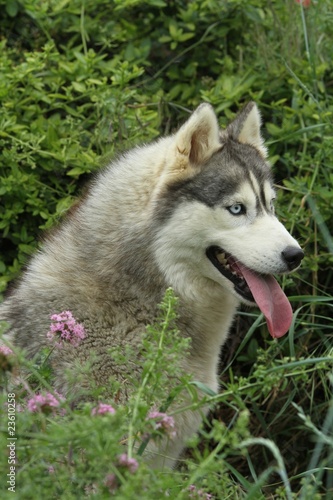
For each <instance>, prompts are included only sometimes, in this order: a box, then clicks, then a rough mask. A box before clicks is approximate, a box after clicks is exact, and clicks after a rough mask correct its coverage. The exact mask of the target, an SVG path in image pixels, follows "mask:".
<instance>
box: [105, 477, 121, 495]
mask: <svg viewBox="0 0 333 500" xmlns="http://www.w3.org/2000/svg"><path fill="white" fill-rule="evenodd" d="M104 484H105V486H106V487H107V488H108V489H109V492H110V493H113V492H114V491H116V489H117V488H118V486H119V483H118V479H117V476H116V475H115V474H108V475H107V476H106V478H105V479H104Z"/></svg>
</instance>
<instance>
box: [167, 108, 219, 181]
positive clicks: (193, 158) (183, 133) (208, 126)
mask: <svg viewBox="0 0 333 500" xmlns="http://www.w3.org/2000/svg"><path fill="white" fill-rule="evenodd" d="M175 146H176V156H177V157H178V158H177V164H178V169H179V170H181V171H184V170H186V169H188V167H191V166H192V167H198V166H200V165H202V164H203V163H205V162H206V161H207V160H209V158H211V156H213V154H214V153H216V151H218V150H219V149H221V142H220V139H219V124H218V122H217V118H216V115H215V113H214V111H213V108H212V107H211V106H210V105H209V104H201V105H200V106H199V107H198V108H197V109H196V110H195V111H194V113H192V115H191V116H190V118H189V119H188V120H187V121H186V122H185V123H184V125H183V126H182V127H181V128H180V129H179V130H178V132H177V133H176V136H175ZM176 168H177V167H176Z"/></svg>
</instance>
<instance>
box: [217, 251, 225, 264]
mask: <svg viewBox="0 0 333 500" xmlns="http://www.w3.org/2000/svg"><path fill="white" fill-rule="evenodd" d="M217 260H218V261H219V262H220V263H221V264H223V265H225V264H226V263H227V259H226V257H225V253H219V254H217Z"/></svg>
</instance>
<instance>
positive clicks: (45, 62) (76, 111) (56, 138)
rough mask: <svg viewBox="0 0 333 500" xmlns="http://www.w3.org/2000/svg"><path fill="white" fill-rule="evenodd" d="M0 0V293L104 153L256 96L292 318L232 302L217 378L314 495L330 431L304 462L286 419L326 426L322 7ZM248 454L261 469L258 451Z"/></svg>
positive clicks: (240, 466) (325, 37) (300, 438)
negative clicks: (294, 242)
mask: <svg viewBox="0 0 333 500" xmlns="http://www.w3.org/2000/svg"><path fill="white" fill-rule="evenodd" d="M0 9H1V19H0V75H1V78H0V102H1V114H0V200H1V201H0V231H1V236H0V244H1V255H0V293H1V292H2V293H3V292H4V291H5V290H6V288H7V285H8V283H9V282H10V281H11V280H13V279H14V278H16V277H17V276H18V275H19V272H20V269H21V268H22V265H24V264H25V263H26V262H27V259H28V258H29V256H30V255H31V254H32V253H33V252H34V251H35V249H36V247H37V246H38V241H39V237H40V234H41V232H42V230H45V229H48V228H50V227H51V226H53V225H54V224H56V223H57V222H58V220H59V219H60V217H61V216H62V215H63V214H64V213H65V212H66V210H67V209H68V208H69V207H70V206H71V205H72V204H73V202H74V200H75V196H77V195H78V194H79V193H80V192H81V191H82V189H83V186H84V184H85V182H86V181H87V180H88V179H89V178H90V176H91V174H92V175H93V173H94V172H96V171H98V169H100V168H101V167H102V166H103V165H105V164H106V163H107V162H108V161H109V160H110V158H112V156H113V155H114V154H116V153H117V152H119V151H121V150H124V149H127V148H130V147H131V146H133V145H135V144H138V143H142V142H148V141H150V140H152V139H154V138H156V137H158V136H159V135H161V134H167V133H170V132H172V131H174V130H175V129H176V128H177V126H179V125H180V124H181V123H182V122H183V121H184V120H185V119H186V117H187V116H188V114H189V112H190V111H191V110H193V109H194V108H195V107H196V106H197V105H198V104H199V103H200V102H203V101H206V102H210V103H211V104H212V105H213V106H214V108H215V110H216V112H217V113H218V115H219V120H220V124H221V126H224V125H225V124H226V123H227V122H228V121H229V120H230V119H232V118H233V117H234V115H235V113H236V112H237V111H238V110H239V109H240V107H241V106H242V105H243V104H244V103H246V102H247V101H249V100H254V101H256V102H257V104H258V106H259V108H260V110H261V112H262V116H263V122H264V127H263V134H264V136H265V137H266V139H267V144H268V147H269V152H270V158H271V162H272V164H273V168H274V173H275V177H276V182H277V184H278V185H279V186H280V187H281V189H280V190H279V196H278V203H277V211H278V215H279V217H280V218H281V220H282V221H283V222H284V223H285V225H286V226H287V227H288V229H290V230H291V231H292V232H293V234H294V235H295V236H296V237H297V238H298V240H299V241H300V244H301V245H302V247H303V248H304V250H305V253H306V257H305V259H304V262H303V265H302V269H301V270H300V271H299V272H298V273H297V274H296V275H293V277H288V278H285V279H284V286H285V288H286V290H287V292H288V295H289V296H290V300H291V302H292V305H293V309H294V311H295V312H296V313H295V321H294V324H293V326H292V329H291V332H290V334H289V337H287V338H284V339H281V341H279V343H278V344H276V343H274V342H271V341H270V340H269V339H268V337H267V333H266V329H265V326H264V325H263V321H262V318H261V317H260V316H258V315H257V313H255V312H251V313H249V312H248V311H243V312H242V313H241V315H240V318H239V319H238V321H237V322H236V324H235V326H234V328H233V334H232V338H231V341H230V343H229V345H228V347H229V349H225V350H224V352H223V354H222V362H223V363H222V364H223V369H222V368H221V371H222V372H223V373H222V376H221V380H222V383H223V384H225V386H224V387H225V388H227V387H229V388H230V385H228V384H231V385H232V384H236V386H235V387H236V388H237V390H240V392H241V389H240V387H241V386H242V382H241V381H242V380H243V378H244V377H247V380H250V381H251V380H252V382H253V386H251V387H252V392H251V391H250V390H249V391H248V393H246V391H245V396H244V397H242V398H241V402H240V401H238V404H239V407H240V408H241V409H245V408H247V409H249V410H250V414H251V416H252V417H251V419H252V428H251V424H250V428H251V431H252V432H253V433H254V434H255V435H257V436H265V437H269V438H271V439H273V440H274V441H275V442H276V443H277V446H279V448H280V450H281V453H282V454H284V455H286V461H287V462H288V460H289V470H288V473H289V474H290V477H293V478H295V484H297V485H299V484H301V482H302V479H304V477H305V478H307V477H310V472H309V470H308V473H306V472H305V471H306V470H307V464H309V463H311V464H312V469H311V474H312V475H314V476H313V477H315V478H316V480H313V484H312V483H311V484H312V486H311V487H310V486H309V484H310V483H309V482H308V483H306V484H307V486H306V487H307V488H308V489H306V488H305V489H304V488H303V490H302V491H303V493H302V494H303V497H302V496H301V494H300V498H310V497H311V498H314V496H313V495H314V494H319V495H321V494H322V495H324V494H328V493H327V492H328V491H330V490H331V491H332V487H333V476H332V456H333V446H332V437H330V439H331V442H330V444H328V442H326V443H325V444H323V445H322V447H321V448H320V450H319V451H320V452H318V453H319V455H318V459H317V461H316V462H315V461H313V460H314V459H312V462H311V457H313V456H314V455H313V453H314V451H313V450H316V449H317V450H318V446H319V445H318V442H319V441H320V439H322V440H323V438H322V437H321V438H319V437H318V435H317V437H316V434H315V432H314V431H313V429H312V431H311V429H310V427H309V421H306V418H305V417H304V419H303V420H302V418H301V415H302V411H304V412H305V413H304V414H305V415H307V416H308V418H309V419H310V420H311V422H312V424H311V425H313V426H317V427H315V428H316V429H317V430H318V432H319V429H322V427H321V426H323V425H324V423H325V422H326V423H325V425H326V427H325V429H326V430H325V433H324V434H325V436H327V434H328V433H329V432H331V431H330V430H332V421H333V416H332V415H331V414H330V413H327V412H328V411H329V408H330V401H331V384H332V376H331V366H332V354H331V349H332V306H333V300H332V296H331V294H332V262H333V258H332V253H333V239H332V232H333V227H332V226H333V222H332V205H333V189H332V184H333V167H332V165H333V131H332V119H333V91H332V85H333V84H332V82H333V66H332V60H333V43H332V40H333V11H332V6H331V1H330V0H321V1H317V2H316V1H312V2H311V5H310V7H309V8H307V9H303V8H302V7H301V6H300V5H299V4H298V3H297V2H296V1H294V0H283V1H281V0H271V1H270V2H267V1H264V0H251V1H249V2H245V1H243V0H228V1H222V0H193V1H185V0H184V1H179V0H177V1H172V0H171V1H164V0H146V1H140V0H114V1H110V0H108V1H106V0H94V1H92V0H62V1H59V0H0ZM254 321H255V327H256V328H255V327H254V326H253V322H254ZM246 332H247V333H246ZM244 335H245V336H244ZM312 360H314V361H312ZM316 360H321V361H320V363H319V362H317V361H316ZM231 362H233V363H232V365H231ZM293 363H298V364H296V365H295V366H296V367H295V366H294V365H293ZM263 367H264V368H263ZM288 367H289V368H290V370H288ZM260 370H261V371H260ZM273 374H276V376H275V378H274V376H273ZM291 374H292V376H290V375H291ZM272 377H273V378H272ZM235 381H237V382H235ZM250 385H251V384H250ZM237 390H235V392H237ZM240 397H241V396H240ZM293 403H296V404H297V405H298V406H297V407H295V406H293ZM233 404H235V403H232V404H231V403H230V405H229V406H228V405H227V406H228V407H227V409H226V408H225V406H224V407H223V408H219V407H218V408H217V409H216V410H215V413H214V417H215V418H216V419H217V421H218V420H223V419H227V420H228V419H230V418H231V417H230V414H232V412H233V409H234V407H233ZM300 407H302V408H303V410H300ZM325 418H326V420H325ZM251 419H250V420H251ZM327 419H328V420H327ZM326 431H327V432H326ZM207 432H208V431H207ZM320 432H324V431H323V429H322V430H321V431H320ZM207 439H208V438H207ZM209 439H211V436H210V437H209ZM209 439H208V441H209ZM327 439H328V437H327ZM318 440H319V441H318ZM324 441H325V440H324ZM316 443H317V444H316ZM316 446H317V448H316ZM253 449H254V450H255V451H254V457H255V459H254V461H255V463H256V464H258V463H259V464H260V467H261V469H262V470H263V469H264V468H265V467H266V466H268V464H269V463H270V459H271V456H267V454H266V453H265V452H261V451H258V450H257V448H256V447H254V448H253ZM231 455H232V454H231ZM235 455H236V458H234V459H232V457H231V459H230V460H229V462H228V463H229V464H230V467H229V469H228V471H229V473H232V474H233V478H234V481H236V482H237V481H240V477H243V478H245V477H247V476H246V474H247V473H248V472H247V471H248V469H249V470H250V472H251V467H254V465H253V463H252V462H251V460H250V461H249V458H247V461H245V459H244V458H242V456H241V455H240V454H237V453H236V454H235ZM268 455H269V454H268ZM288 457H289V458H288ZM245 462H246V463H245ZM251 464H252V465H251ZM225 468H226V466H225V465H224V469H225ZM317 469H318V470H317ZM237 470H238V471H241V472H238V473H237ZM230 471H231V472H230ZM316 471H317V472H316ZM318 471H319V472H318ZM316 474H317V475H316ZM252 477H254V476H253V475H252ZM311 477H312V476H311ZM240 484H241V485H242V486H240V491H243V490H245V489H246V483H245V479H244V482H243V483H242V482H241V481H240ZM211 488H212V486H211ZM298 488H299V486H295V490H294V491H296V493H295V495H298V494H297V492H298V491H300V490H299V489H298ZM311 488H312V489H311ZM276 491H278V493H276V492H275V496H274V498H285V497H284V496H283V495H284V494H285V493H283V492H282V490H281V492H279V490H278V489H277V490H276ZM304 491H305V493H304ZM307 492H308V493H307ZM233 494H234V493H233ZM256 494H257V493H254V495H256ZM308 494H309V496H308V497H307V496H304V495H308ZM239 495H240V496H239V498H245V497H243V496H242V494H241V492H240V494H239ZM279 495H280V496H279ZM70 498H72V497H70ZM73 498H74V497H73ZM147 498H148V497H147ZM179 498H180V497H179ZM234 498H236V497H235V496H234ZM237 498H238V497H237ZM249 498H250V497H249ZM251 498H261V497H259V496H253V497H251ZM267 498H268V497H267ZM269 498H273V497H269ZM288 498H289V497H288ZM297 498H298V496H297ZM319 498H321V497H319Z"/></svg>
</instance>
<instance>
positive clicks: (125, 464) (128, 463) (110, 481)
mask: <svg viewBox="0 0 333 500" xmlns="http://www.w3.org/2000/svg"><path fill="white" fill-rule="evenodd" d="M116 465H117V467H118V469H120V470H121V472H122V473H124V472H126V471H128V472H129V473H130V474H135V473H136V471H137V470H138V467H139V464H138V462H137V461H136V460H135V458H129V457H128V456H127V454H126V453H122V454H121V455H119V457H118V458H117V462H116ZM104 484H105V486H106V487H107V488H108V490H109V492H110V493H114V492H115V491H116V489H117V488H118V487H119V479H118V478H117V476H116V474H113V473H112V474H108V475H107V476H106V478H105V479H104Z"/></svg>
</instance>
